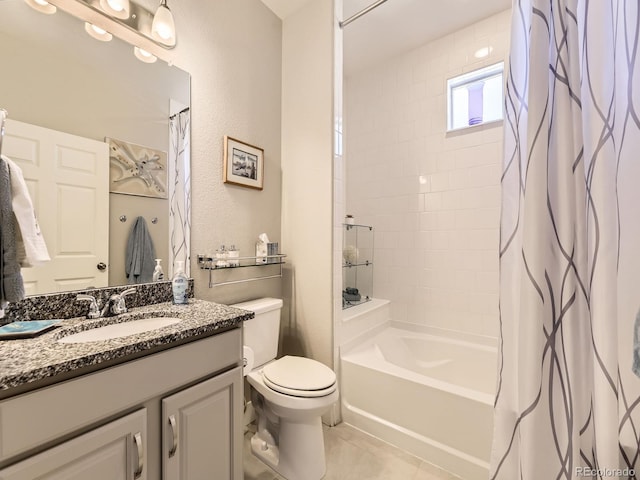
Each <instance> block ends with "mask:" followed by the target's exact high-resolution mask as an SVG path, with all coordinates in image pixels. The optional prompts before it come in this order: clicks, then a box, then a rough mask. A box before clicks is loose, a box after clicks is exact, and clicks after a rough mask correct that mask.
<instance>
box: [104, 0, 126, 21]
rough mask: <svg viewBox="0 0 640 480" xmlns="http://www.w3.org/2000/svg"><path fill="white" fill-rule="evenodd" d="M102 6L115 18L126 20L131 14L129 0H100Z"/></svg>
mask: <svg viewBox="0 0 640 480" xmlns="http://www.w3.org/2000/svg"><path fill="white" fill-rule="evenodd" d="M100 8H101V9H102V10H104V11H105V12H106V13H108V14H109V15H111V16H112V17H115V18H120V19H122V20H126V19H127V18H129V15H130V14H131V5H130V4H129V0H100Z"/></svg>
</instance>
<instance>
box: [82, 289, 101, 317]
mask: <svg viewBox="0 0 640 480" xmlns="http://www.w3.org/2000/svg"><path fill="white" fill-rule="evenodd" d="M76 302H89V312H88V313H87V318H100V306H99V305H98V301H97V300H96V299H95V297H93V296H91V295H87V294H86V293H81V294H79V295H78V296H77V297H76Z"/></svg>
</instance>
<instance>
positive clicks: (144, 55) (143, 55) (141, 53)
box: [133, 47, 158, 63]
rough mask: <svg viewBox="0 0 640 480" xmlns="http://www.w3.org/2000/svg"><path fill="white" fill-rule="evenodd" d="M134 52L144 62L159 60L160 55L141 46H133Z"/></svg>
mask: <svg viewBox="0 0 640 480" xmlns="http://www.w3.org/2000/svg"><path fill="white" fill-rule="evenodd" d="M133 54H134V55H135V56H136V58H137V59H138V60H140V61H141V62H144V63H155V61H156V60H158V57H156V56H155V55H153V54H151V53H149V52H147V51H146V50H143V49H142V48H140V47H133Z"/></svg>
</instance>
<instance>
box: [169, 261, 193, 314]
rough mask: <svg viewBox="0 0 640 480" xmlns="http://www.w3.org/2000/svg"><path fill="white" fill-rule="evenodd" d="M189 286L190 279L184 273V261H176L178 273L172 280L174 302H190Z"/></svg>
mask: <svg viewBox="0 0 640 480" xmlns="http://www.w3.org/2000/svg"><path fill="white" fill-rule="evenodd" d="M188 287H189V279H188V278H187V276H186V275H185V273H184V261H182V260H178V261H176V273H175V274H174V275H173V280H171V289H172V291H173V303H175V304H176V305H182V304H186V303H188V300H187V291H188V289H189V288H188Z"/></svg>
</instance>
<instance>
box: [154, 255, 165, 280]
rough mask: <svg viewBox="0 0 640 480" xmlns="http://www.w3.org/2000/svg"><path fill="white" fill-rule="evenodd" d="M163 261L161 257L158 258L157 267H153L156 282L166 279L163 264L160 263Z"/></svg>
mask: <svg viewBox="0 0 640 480" xmlns="http://www.w3.org/2000/svg"><path fill="white" fill-rule="evenodd" d="M161 261H162V260H161V259H160V258H156V268H154V269H153V281H154V282H162V281H163V280H164V272H163V271H162V265H160V262H161Z"/></svg>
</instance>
